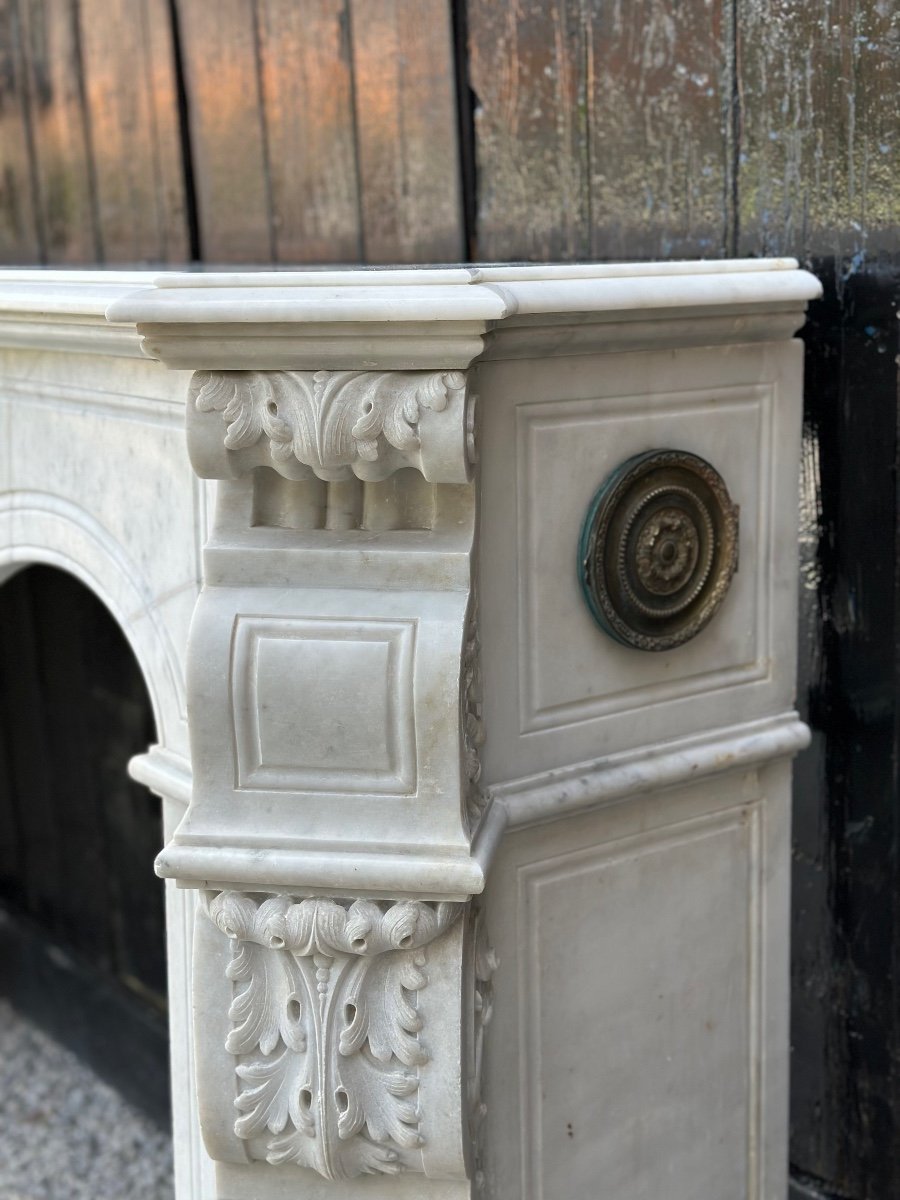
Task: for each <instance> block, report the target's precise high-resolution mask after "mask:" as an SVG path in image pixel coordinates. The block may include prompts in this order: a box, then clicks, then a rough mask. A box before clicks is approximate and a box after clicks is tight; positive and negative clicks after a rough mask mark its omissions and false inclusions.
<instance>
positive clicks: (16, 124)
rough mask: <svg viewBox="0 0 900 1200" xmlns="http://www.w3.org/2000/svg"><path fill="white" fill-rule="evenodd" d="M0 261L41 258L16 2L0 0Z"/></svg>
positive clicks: (27, 261)
mask: <svg viewBox="0 0 900 1200" xmlns="http://www.w3.org/2000/svg"><path fill="white" fill-rule="evenodd" d="M0 30H2V35H0V261H3V262H7V263H10V262H14V263H36V262H40V259H41V245H40V240H39V238H38V228H37V221H36V217H35V194H34V179H33V174H32V165H31V156H30V154H29V145H28V124H27V113H26V97H25V80H24V62H23V58H22V29H21V23H20V21H19V6H18V2H17V0H0Z"/></svg>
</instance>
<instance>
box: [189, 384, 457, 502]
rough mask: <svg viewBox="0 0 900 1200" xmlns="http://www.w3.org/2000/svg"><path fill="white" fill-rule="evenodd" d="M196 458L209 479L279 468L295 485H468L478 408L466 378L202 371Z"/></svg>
mask: <svg viewBox="0 0 900 1200" xmlns="http://www.w3.org/2000/svg"><path fill="white" fill-rule="evenodd" d="M188 408H189V422H190V424H189V428H190V431H191V456H192V459H193V462H194V466H195V469H196V470H197V471H198V473H199V474H201V475H203V476H206V477H207V478H219V479H221V478H229V477H234V476H235V475H238V474H242V473H243V472H244V471H247V470H252V469H253V468H254V467H259V466H267V467H273V468H274V469H275V470H276V471H277V472H278V473H279V474H280V475H284V476H285V477H286V478H288V479H308V478H311V477H312V476H317V477H318V478H319V479H326V480H342V479H350V478H352V477H353V476H354V475H355V476H357V477H358V478H360V479H365V480H379V479H385V478H387V476H389V475H391V474H393V472H394V471H397V470H400V469H401V468H402V467H415V468H416V469H417V470H419V471H421V472H422V474H423V475H424V476H425V478H426V479H427V480H429V481H430V482H432V483H465V482H467V481H468V480H469V479H470V478H471V470H472V461H473V458H474V446H473V419H472V401H471V398H469V397H468V396H467V394H466V376H465V373H464V372H463V371H197V372H196V373H195V374H194V376H193V379H192V381H191V386H190V391H189V395H188Z"/></svg>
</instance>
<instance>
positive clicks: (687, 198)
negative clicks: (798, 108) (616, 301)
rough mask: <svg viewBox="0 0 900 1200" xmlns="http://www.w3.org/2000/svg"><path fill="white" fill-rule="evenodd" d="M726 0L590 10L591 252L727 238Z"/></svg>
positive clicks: (633, 253)
mask: <svg viewBox="0 0 900 1200" xmlns="http://www.w3.org/2000/svg"><path fill="white" fill-rule="evenodd" d="M730 15H731V14H730V3H729V2H728V0H629V2H628V3H618V4H607V3H592V4H591V3H589V4H587V5H586V18H587V30H588V36H589V49H588V58H587V62H586V72H587V88H586V90H587V103H588V120H589V125H590V134H589V136H590V162H591V178H590V192H591V239H590V254H591V257H601V258H671V257H688V256H695V257H696V256H699V257H718V256H720V255H722V254H725V253H726V252H727V249H728V243H729V229H728V225H729V216H730V200H729V192H730V182H731V128H730V124H731V122H730V104H731V79H730V72H729V67H730V54H729V50H728V41H729V39H730V36H731V20H730Z"/></svg>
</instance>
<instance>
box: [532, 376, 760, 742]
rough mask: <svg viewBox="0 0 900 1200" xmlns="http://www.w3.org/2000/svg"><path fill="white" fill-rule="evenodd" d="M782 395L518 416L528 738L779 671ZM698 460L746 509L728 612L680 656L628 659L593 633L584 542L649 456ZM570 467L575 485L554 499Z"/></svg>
mask: <svg viewBox="0 0 900 1200" xmlns="http://www.w3.org/2000/svg"><path fill="white" fill-rule="evenodd" d="M772 390H773V389H772V387H771V386H758V385H754V386H748V387H723V388H720V389H716V390H714V391H713V390H702V391H695V392H678V393H669V394H662V395H656V396H654V397H652V398H649V399H648V398H646V397H644V398H641V403H640V404H635V403H634V398H632V397H627V396H625V397H612V398H603V399H578V400H554V401H552V402H550V403H535V404H522V405H520V406H519V407H518V408H517V410H516V422H517V445H518V450H517V463H518V467H517V469H518V480H517V496H518V502H517V503H518V518H517V523H518V544H519V569H518V588H519V639H518V640H519V729H520V732H521V733H531V732H534V731H537V730H544V729H553V728H559V727H563V726H568V725H573V724H577V723H579V722H584V721H590V720H594V719H595V718H597V717H602V716H605V715H607V714H609V713H614V712H626V711H631V710H635V709H639V708H643V707H646V706H647V705H654V704H658V703H660V702H663V701H666V700H671V699H676V698H678V697H682V696H688V695H692V694H696V693H699V692H706V691H709V690H711V689H716V688H721V687H726V686H732V685H735V684H742V683H746V682H749V681H752V680H755V679H761V678H764V677H765V676H766V675H767V673H768V671H769V669H770V654H771V652H770V648H769V604H768V594H769V589H770V586H771V562H770V558H769V555H768V554H767V553H766V547H767V546H768V544H769V541H770V530H769V525H770V522H771V499H770V488H771V482H770V478H769V468H768V466H767V463H768V462H769V461H771V447H770V442H771V437H772V419H771V410H772ZM657 449H674V450H688V451H690V452H691V453H693V454H697V455H699V456H700V457H701V458H704V459H706V460H707V461H708V462H709V463H711V464H712V466H714V467H715V468H716V470H717V471H718V472H719V473H720V474H721V475H722V477H723V478H724V481H725V484H726V486H727V488H728V490H729V493H730V495H731V498H732V500H733V501H734V502H735V503H736V504H738V505H739V506H740V537H739V566H738V571H737V574H736V575H735V577H734V579H733V580H732V583H731V586H730V588H729V591H728V594H727V595H726V597H725V600H724V602H723V604H722V607H721V609H720V610H719V612H718V613H717V614H716V616H715V617H714V618H713V620H712V621H711V622H710V624H709V625H708V626H707V627H706V629H704V630H703V631H702V632H701V633H700V634H699V635H698V636H697V637H696V638H694V639H693V640H692V641H691V642H689V643H688V644H687V645H686V646H682V647H679V648H678V649H675V650H673V651H668V652H662V653H649V652H646V651H640V650H635V649H633V648H631V647H627V646H622V645H620V644H619V643H618V642H616V641H614V640H613V639H612V638H611V637H610V636H609V635H608V634H606V633H605V632H604V631H602V630H601V629H600V628H599V626H598V625H597V623H596V622H595V621H594V618H593V617H592V615H591V613H590V611H589V610H588V606H587V604H586V602H585V600H584V597H583V595H582V593H581V589H580V585H579V580H578V564H577V557H578V537H579V531H580V529H581V526H582V523H583V521H584V518H585V514H586V513H587V511H588V509H589V507H590V504H591V500H592V498H593V496H594V495H595V494H596V492H597V490H598V489H599V488H600V486H601V485H602V484H603V483H604V481H605V480H606V478H607V477H608V476H609V475H610V473H611V472H612V471H613V470H615V469H616V468H617V467H619V466H620V465H621V464H622V463H623V462H625V461H626V460H627V459H629V458H630V457H632V456H633V455H635V454H640V453H642V452H644V451H647V450H657ZM562 463H564V464H565V486H557V487H554V486H551V485H552V481H553V480H554V479H558V477H559V472H560V464H562Z"/></svg>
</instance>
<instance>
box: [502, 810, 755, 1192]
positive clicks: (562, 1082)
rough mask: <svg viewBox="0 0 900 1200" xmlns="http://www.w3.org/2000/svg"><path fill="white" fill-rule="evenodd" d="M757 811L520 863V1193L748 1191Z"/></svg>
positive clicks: (751, 1179) (751, 1184) (751, 1183)
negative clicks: (522, 865) (535, 862)
mask: <svg viewBox="0 0 900 1200" xmlns="http://www.w3.org/2000/svg"><path fill="white" fill-rule="evenodd" d="M758 821H759V814H758V810H757V809H756V807H755V806H754V807H751V808H748V809H743V810H740V811H739V812H738V813H735V812H733V811H732V812H731V813H729V814H719V815H716V816H713V817H704V818H700V819H697V820H694V821H690V822H687V823H685V824H684V825H682V826H680V827H679V826H676V827H674V828H670V829H668V830H666V831H655V832H653V833H650V834H641V835H638V836H636V837H632V838H627V839H623V840H622V841H621V842H618V843H613V844H612V845H610V846H607V847H602V848H594V849H591V850H584V851H579V852H577V853H575V854H568V855H565V856H563V857H562V858H557V859H555V860H550V861H549V862H546V863H544V864H541V865H538V866H535V867H530V868H526V869H525V870H524V871H523V872H522V874H521V875H520V893H519V895H520V901H519V912H520V914H521V917H520V919H521V920H522V922H523V927H522V928H521V932H520V945H521V947H522V949H521V954H522V962H523V966H522V971H521V982H520V996H521V999H520V1004H521V1007H522V1017H521V1026H520V1029H521V1038H522V1041H521V1045H520V1061H521V1065H522V1070H523V1075H524V1080H523V1106H524V1109H523V1116H524V1118H525V1123H524V1128H523V1151H522V1153H523V1160H522V1179H523V1188H522V1191H523V1195H524V1197H525V1198H526V1200H583V1198H584V1197H588V1196H610V1197H615V1200H660V1197H663V1196H664V1197H666V1200H724V1198H725V1197H728V1198H729V1200H750V1198H752V1200H758V1190H759V1189H758V1172H757V1164H756V1161H755V1147H756V1146H757V1145H758V1138H759V1128H760V1127H759V1122H760V1119H761V1117H760V1113H761V1109H760V1103H761V1101H760V1090H759V1078H760V1076H759V1071H760V1066H759V1059H758V1055H759V1053H760V1045H761V1042H760V1037H761V1028H760V1019H761V1017H760V1013H761V1008H760V984H761V978H760V973H759V963H758V956H759V938H760V920H761V911H760V903H759V897H760V886H759V884H760V879H761V873H762V870H763V863H762V855H761V850H760V838H759V829H758Z"/></svg>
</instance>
